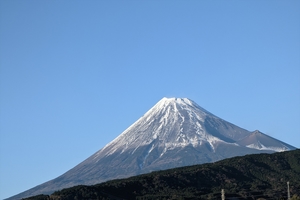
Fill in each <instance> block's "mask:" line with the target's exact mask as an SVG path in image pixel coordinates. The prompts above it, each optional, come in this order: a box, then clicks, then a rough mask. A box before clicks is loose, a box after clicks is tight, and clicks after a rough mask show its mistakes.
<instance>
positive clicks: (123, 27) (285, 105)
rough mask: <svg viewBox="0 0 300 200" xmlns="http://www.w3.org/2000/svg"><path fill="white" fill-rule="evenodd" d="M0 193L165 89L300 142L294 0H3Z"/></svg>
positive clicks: (106, 134)
mask: <svg viewBox="0 0 300 200" xmlns="http://www.w3.org/2000/svg"><path fill="white" fill-rule="evenodd" d="M0 20H1V21H0V70H1V71H0V131H1V132H0V177H1V178H0V199H3V198H6V197H10V196H12V195H15V194H17V193H20V192H23V191H24V190H27V189H30V188H32V187H34V186H36V185H38V184H41V183H44V182H45V181H48V180H50V179H53V178H56V177H57V176H59V175H61V174H62V173H64V172H66V171H67V170H69V169H70V168H72V167H74V166H75V165H76V164H78V163H79V162H81V161H83V160H84V159H86V158H87V157H89V156H90V155H92V154H93V153H95V152H96V151H97V150H99V149H101V148H102V147H103V146H104V145H105V144H107V143H108V142H110V141H111V140H113V139H114V138H115V137H116V136H118V135H119V134H121V132H123V131H124V130H125V129H126V128H127V127H129V126H130V125H131V124H132V123H133V122H135V121H136V120H137V119H138V118H139V117H141V116H142V115H143V114H144V113H145V112H146V111H148V110H149V109H150V108H151V107H152V106H153V105H154V104H156V103H157V101H159V100H160V99H161V98H163V97H187V98H190V99H192V100H193V101H195V102H196V103H197V104H199V105H200V106H202V107H203V108H205V109H206V110H208V111H210V112H212V113H213V114H215V115H217V116H219V117H221V118H223V119H225V120H227V121H229V122H231V123H233V124H236V125H238V126H240V127H242V128H245V129H247V130H250V131H254V130H256V129H258V130H260V131H262V132H263V133H266V134H268V135H270V136H272V137H275V138H277V139H279V140H282V141H284V142H286V143H288V144H291V145H293V146H295V147H297V148H299V147H300V1H298V0H290V1H281V0H280V1H277V0H272V1H271V0H265V1H260V0H259V1H258V0H251V1H250V0H249V1H233V0H229V1H223V0H222V1H194V0H191V1H177V0H175V1H174V0H172V1H171V0H165V1H116V0H115V1H92V0H90V1H77V0H76V1H68V0H65V1H58V0H53V1H39V0H31V1H29V0H28V1H14V0H2V1H0Z"/></svg>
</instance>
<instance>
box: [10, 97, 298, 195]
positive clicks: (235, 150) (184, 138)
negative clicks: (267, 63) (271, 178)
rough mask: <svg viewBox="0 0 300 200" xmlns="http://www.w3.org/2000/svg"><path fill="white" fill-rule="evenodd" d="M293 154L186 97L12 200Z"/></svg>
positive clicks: (159, 107) (163, 103) (161, 106)
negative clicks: (146, 175) (242, 158)
mask: <svg viewBox="0 0 300 200" xmlns="http://www.w3.org/2000/svg"><path fill="white" fill-rule="evenodd" d="M292 149H296V148H295V147H293V146H291V145H288V144H286V143H284V142H281V141H279V140H276V139H274V138H272V137H269V136H267V135H265V134H263V133H260V132H259V131H254V132H249V131H247V130H245V129H242V128H240V127H238V126H236V125H234V124H231V123H229V122H227V121H225V120H223V119H220V118H219V117H217V116H215V115H213V114H212V113H210V112H208V111H206V110H205V109H203V108H201V107H200V106H198V105H197V104H196V103H195V102H193V101H192V100H189V99H187V98H163V99H161V100H160V101H159V102H158V103H157V104H156V105H155V106H154V107H152V108H151V109H150V110H149V111H148V112H147V113H145V114H144V116H142V117H141V118H140V119H139V120H137V121H136V122H135V123H134V124H132V125H131V126H130V127H129V128H127V129H126V130H125V131H124V132H123V133H121V134H120V135H119V136H118V137H117V138H115V139H114V140H113V141H111V142H110V143H108V144H107V145H106V146H105V147H103V148H102V149H101V150H99V151H98V152H96V153H95V154H93V155H92V156H90V157H89V158H87V159H86V160H85V161H83V162H82V163H80V164H79V165H77V166H75V167H74V168H72V169H71V170H69V171H67V172H66V173H65V174H63V175H61V176H59V177H58V178H55V179H53V180H51V181H48V182H46V183H44V184H41V185H38V186H36V187H34V188H32V189H30V190H27V191H25V192H23V193H20V194H18V195H16V196H13V197H11V198H10V199H18V198H22V197H28V196H33V195H36V194H50V193H52V192H54V191H56V190H60V189H62V188H66V187H71V186H74V185H79V184H84V185H92V184H96V183H100V182H104V181H107V180H111V179H119V178H125V177H129V176H134V175H138V174H144V173H148V172H151V171H156V170H163V169H169V168H175V167H181V166H187V165H194V164H201V163H208V162H215V161H218V160H222V159H225V158H230V157H234V156H241V155H246V154H254V153H273V152H278V151H287V150H292Z"/></svg>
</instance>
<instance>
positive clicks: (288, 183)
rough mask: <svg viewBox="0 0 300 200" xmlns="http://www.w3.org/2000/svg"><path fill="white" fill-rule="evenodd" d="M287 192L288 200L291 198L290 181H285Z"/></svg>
mask: <svg viewBox="0 0 300 200" xmlns="http://www.w3.org/2000/svg"><path fill="white" fill-rule="evenodd" d="M287 192H288V200H290V199H291V195H290V182H287Z"/></svg>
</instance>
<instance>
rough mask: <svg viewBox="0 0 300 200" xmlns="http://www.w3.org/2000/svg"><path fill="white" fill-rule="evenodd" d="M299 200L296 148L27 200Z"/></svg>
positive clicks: (299, 169) (299, 163)
mask: <svg viewBox="0 0 300 200" xmlns="http://www.w3.org/2000/svg"><path fill="white" fill-rule="evenodd" d="M288 181H289V185H290V194H291V197H292V198H291V199H293V200H294V199H300V150H299V149H298V150H293V151H288V152H282V153H274V154H256V155H247V156H242V157H235V158H230V159H225V160H222V161H219V162H216V163H209V164H202V165H195V166H189V167H181V168H176V169H170V170H164V171H157V172H152V173H149V174H144V175H139V176H134V177H131V178H127V179H120V180H112V181H108V182H105V183H101V184H97V185H93V186H84V185H79V186H75V187H71V188H67V189H63V190H61V191H57V192H54V193H53V194H52V195H50V196H48V195H38V196H35V197H30V198H27V200H71V199H72V200H73V199H103V200H106V199H221V189H224V191H225V196H226V199H287V182H288Z"/></svg>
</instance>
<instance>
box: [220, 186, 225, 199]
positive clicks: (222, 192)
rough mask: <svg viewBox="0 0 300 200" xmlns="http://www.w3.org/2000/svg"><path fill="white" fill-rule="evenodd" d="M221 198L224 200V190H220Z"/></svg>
mask: <svg viewBox="0 0 300 200" xmlns="http://www.w3.org/2000/svg"><path fill="white" fill-rule="evenodd" d="M221 194H222V195H221V197H222V200H225V192H224V189H222V191H221Z"/></svg>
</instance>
